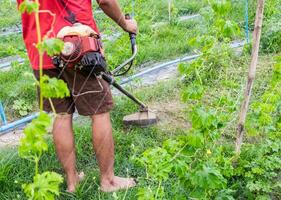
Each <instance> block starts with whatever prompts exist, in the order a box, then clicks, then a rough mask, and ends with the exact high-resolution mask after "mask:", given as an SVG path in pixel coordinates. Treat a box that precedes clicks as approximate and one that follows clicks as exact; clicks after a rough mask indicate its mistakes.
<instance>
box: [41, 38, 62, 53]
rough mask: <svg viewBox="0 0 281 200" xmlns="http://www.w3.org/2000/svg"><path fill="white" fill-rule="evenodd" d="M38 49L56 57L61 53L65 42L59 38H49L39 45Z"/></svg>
mask: <svg viewBox="0 0 281 200" xmlns="http://www.w3.org/2000/svg"><path fill="white" fill-rule="evenodd" d="M36 47H37V49H38V50H39V51H40V52H46V53H47V54H48V55H49V56H54V55H58V54H60V53H61V51H62V49H63V47H64V42H63V41H62V40H60V39H58V38H47V39H44V40H43V42H41V43H39V44H37V45H36Z"/></svg>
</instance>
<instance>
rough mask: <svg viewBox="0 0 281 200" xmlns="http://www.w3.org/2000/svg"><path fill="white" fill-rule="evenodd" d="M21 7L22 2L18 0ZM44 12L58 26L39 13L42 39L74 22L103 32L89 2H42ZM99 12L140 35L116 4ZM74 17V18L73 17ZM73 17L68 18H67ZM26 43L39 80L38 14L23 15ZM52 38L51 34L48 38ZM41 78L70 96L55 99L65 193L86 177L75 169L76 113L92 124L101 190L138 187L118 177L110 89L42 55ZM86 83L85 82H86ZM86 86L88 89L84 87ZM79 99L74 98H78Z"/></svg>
mask: <svg viewBox="0 0 281 200" xmlns="http://www.w3.org/2000/svg"><path fill="white" fill-rule="evenodd" d="M17 1H18V4H20V3H21V2H22V1H23V0H17ZM39 2H40V10H42V11H43V10H49V11H51V12H52V13H53V14H55V15H56V18H55V23H54V27H51V25H52V20H53V18H52V17H51V16H50V14H49V13H48V12H42V13H40V28H41V32H42V36H44V35H46V34H47V33H48V32H49V31H50V30H52V32H51V36H53V37H55V36H56V35H57V33H58V32H59V31H60V30H61V29H62V28H63V27H65V26H71V25H72V24H71V23H70V20H69V19H70V18H71V17H73V16H75V19H76V21H78V22H79V23H81V24H83V25H87V26H89V27H91V28H92V29H93V30H94V31H95V32H97V33H98V32H99V31H98V28H97V26H96V23H95V21H94V20H93V16H92V3H91V0H48V1H46V0H39ZM97 2H98V4H99V6H100V8H101V9H102V10H103V11H104V13H105V14H106V15H108V16H109V17H110V18H111V19H112V20H114V21H115V22H116V23H117V24H118V25H119V26H120V27H122V28H123V30H125V31H126V32H130V33H136V32H137V24H136V22H135V21H134V20H129V19H125V16H124V14H123V13H122V12H121V9H120V7H119V5H118V1H117V0H97ZM72 15H73V16H72ZM69 17H70V18H69ZM22 25H23V38H24V41H25V44H26V48H27V52H28V56H29V59H30V62H31V64H32V67H33V70H34V74H35V76H36V77H37V78H39V72H38V69H39V57H38V56H39V55H38V51H37V49H36V48H35V46H34V44H35V43H37V35H36V26H35V18H34V14H31V15H29V14H27V13H24V14H22ZM48 34H49V33H48ZM43 73H44V74H46V75H48V76H49V77H60V78H61V79H63V80H64V81H65V82H66V83H67V85H68V87H69V89H70V90H71V93H72V95H71V96H70V97H67V98H64V99H52V102H53V105H54V108H55V110H56V112H57V114H58V115H57V117H56V119H55V121H54V125H53V131H52V132H53V138H54V143H55V146H56V152H57V156H58V159H59V160H60V162H61V164H62V166H63V169H64V171H65V173H66V179H67V185H68V188H67V190H68V191H69V192H74V191H75V188H76V186H77V184H78V183H79V181H80V180H81V179H82V176H83V174H82V173H81V174H78V172H77V169H76V157H75V144H74V137H73V128H72V115H73V113H74V110H75V108H76V110H77V111H78V113H79V114H81V115H84V116H90V117H91V119H92V131H93V145H94V150H95V153H96V157H97V160H98V165H99V169H100V184H101V190H102V191H104V192H113V191H117V190H119V189H125V188H129V187H133V186H135V182H134V180H133V179H129V178H121V177H117V176H115V175H114V142H113V137H112V128H111V122H110V114H109V111H110V110H111V109H112V106H113V102H112V96H111V92H110V87H109V85H108V84H107V83H106V82H104V81H103V80H99V79H98V78H96V77H95V76H91V77H90V78H89V79H87V74H84V73H80V72H78V71H77V72H76V71H75V70H74V69H73V68H66V69H65V70H64V71H63V72H62V73H61V71H60V70H58V69H56V68H55V67H54V65H53V64H52V60H51V58H50V57H49V56H47V55H46V54H45V55H44V64H43ZM86 79H87V81H85V80H86ZM84 83H85V84H84ZM74 94H76V95H74ZM44 110H45V111H47V112H51V111H52V109H51V105H50V103H49V101H47V100H44Z"/></svg>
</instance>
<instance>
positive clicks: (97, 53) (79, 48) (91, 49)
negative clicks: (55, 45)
mask: <svg viewBox="0 0 281 200" xmlns="http://www.w3.org/2000/svg"><path fill="white" fill-rule="evenodd" d="M75 28H77V27H75ZM61 40H62V41H63V42H64V48H63V50H62V52H61V54H60V55H57V56H55V57H53V63H54V65H55V66H56V67H58V68H60V69H62V68H64V67H74V66H75V67H78V68H80V69H83V70H85V71H93V72H95V73H99V72H101V71H106V62H105V58H104V55H103V50H102V44H101V42H100V37H99V35H97V34H95V33H91V34H89V35H88V36H87V35H86V36H83V34H79V33H69V34H67V35H64V36H63V37H62V38H61ZM93 68H94V69H93Z"/></svg>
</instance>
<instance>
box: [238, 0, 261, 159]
mask: <svg viewBox="0 0 281 200" xmlns="http://www.w3.org/2000/svg"><path fill="white" fill-rule="evenodd" d="M264 4H265V0H258V6H257V12H256V20H255V29H254V33H253V49H252V56H251V64H250V67H249V73H248V81H247V85H246V88H245V92H244V101H243V104H242V106H241V109H240V115H239V123H238V127H237V135H236V154H237V155H239V154H240V151H241V145H242V142H243V134H244V129H245V121H246V116H247V112H248V108H249V103H250V98H251V94H252V89H253V84H254V80H255V76H256V69H257V64H258V56H259V46H260V38H261V30H262V22H263V11H264Z"/></svg>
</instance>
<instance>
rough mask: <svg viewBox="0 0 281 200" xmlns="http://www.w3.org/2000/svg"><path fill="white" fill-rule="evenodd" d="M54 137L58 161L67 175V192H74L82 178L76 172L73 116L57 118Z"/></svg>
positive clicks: (59, 116)
mask: <svg viewBox="0 0 281 200" xmlns="http://www.w3.org/2000/svg"><path fill="white" fill-rule="evenodd" d="M53 137H54V143H55V147H56V152H57V156H58V159H59V160H60V162H61V164H62V166H63V169H64V171H65V173H66V177H67V185H68V188H67V190H68V191H69V192H74V191H75V186H76V185H77V184H78V182H79V179H80V178H81V177H79V176H78V173H77V170H76V156H75V145H74V135H73V129H72V115H58V116H57V117H56V119H55V121H54V125H53ZM81 175H82V174H81Z"/></svg>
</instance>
